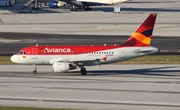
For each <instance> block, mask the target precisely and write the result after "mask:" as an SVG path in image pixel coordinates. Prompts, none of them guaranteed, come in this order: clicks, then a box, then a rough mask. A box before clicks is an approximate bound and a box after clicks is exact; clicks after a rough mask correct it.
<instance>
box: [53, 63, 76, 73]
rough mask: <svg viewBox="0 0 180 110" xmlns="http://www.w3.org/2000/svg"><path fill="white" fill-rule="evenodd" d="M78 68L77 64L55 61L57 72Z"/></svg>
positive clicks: (54, 66) (54, 65) (54, 67)
mask: <svg viewBox="0 0 180 110" xmlns="http://www.w3.org/2000/svg"><path fill="white" fill-rule="evenodd" d="M72 69H76V66H73V65H71V64H69V63H66V62H55V63H53V70H54V72H55V73H57V72H68V71H69V70H72Z"/></svg>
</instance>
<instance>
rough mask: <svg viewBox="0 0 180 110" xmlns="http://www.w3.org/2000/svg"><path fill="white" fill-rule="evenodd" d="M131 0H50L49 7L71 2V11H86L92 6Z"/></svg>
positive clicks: (57, 6)
mask: <svg viewBox="0 0 180 110" xmlns="http://www.w3.org/2000/svg"><path fill="white" fill-rule="evenodd" d="M125 1H129V0H50V1H49V8H59V7H63V6H64V7H66V5H67V6H68V7H69V5H68V4H71V11H79V10H81V9H83V10H85V11H90V10H91V8H90V6H103V5H113V4H118V3H122V2H125Z"/></svg>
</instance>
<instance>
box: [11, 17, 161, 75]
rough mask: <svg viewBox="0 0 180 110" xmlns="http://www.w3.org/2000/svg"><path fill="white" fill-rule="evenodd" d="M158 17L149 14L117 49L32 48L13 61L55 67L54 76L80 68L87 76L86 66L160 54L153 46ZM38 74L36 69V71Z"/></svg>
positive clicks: (24, 49) (96, 47) (15, 57)
mask: <svg viewBox="0 0 180 110" xmlns="http://www.w3.org/2000/svg"><path fill="white" fill-rule="evenodd" d="M156 16H157V14H150V15H149V16H148V17H147V18H146V20H145V21H144V22H143V23H142V24H141V25H140V26H139V28H138V29H137V30H136V31H135V32H134V33H133V34H132V35H131V36H130V37H129V38H128V40H127V41H126V42H125V43H123V44H121V45H116V46H113V45H112V46H105V45H104V46H61V45H53V46H43V45H40V46H30V47H25V48H23V49H21V50H20V51H19V52H18V53H17V54H14V55H13V56H12V57H11V61H13V62H15V63H19V64H28V65H43V64H46V65H47V64H49V65H52V68H53V71H54V72H68V71H69V70H72V69H76V68H77V67H79V68H80V71H81V74H82V75H86V74H87V71H86V68H85V67H86V66H96V65H102V64H108V63H114V62H119V61H125V60H129V59H132V58H137V57H140V56H144V55H149V54H153V53H156V52H158V51H159V49H158V48H156V47H152V46H150V43H151V39H152V33H153V29H154V24H155V20H156ZM33 73H34V74H36V73H37V67H36V66H35V69H34V71H33Z"/></svg>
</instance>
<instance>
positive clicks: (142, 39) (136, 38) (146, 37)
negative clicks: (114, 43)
mask: <svg viewBox="0 0 180 110" xmlns="http://www.w3.org/2000/svg"><path fill="white" fill-rule="evenodd" d="M156 16H157V14H156V13H155V14H150V15H149V16H148V17H147V18H146V20H145V21H144V22H143V23H142V24H141V25H140V26H139V28H138V29H137V30H136V31H135V32H134V33H133V34H132V35H131V36H130V37H129V39H128V40H127V41H126V42H125V43H124V44H122V45H123V46H149V45H150V43H151V39H152V33H153V29H154V24H155V21H156Z"/></svg>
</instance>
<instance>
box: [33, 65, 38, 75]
mask: <svg viewBox="0 0 180 110" xmlns="http://www.w3.org/2000/svg"><path fill="white" fill-rule="evenodd" d="M33 74H37V66H36V65H34V71H33Z"/></svg>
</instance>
